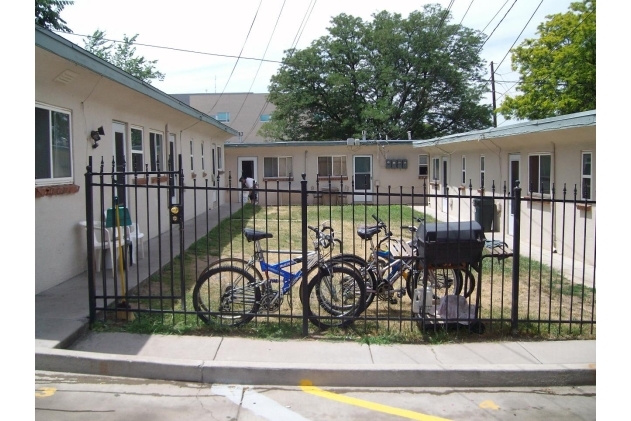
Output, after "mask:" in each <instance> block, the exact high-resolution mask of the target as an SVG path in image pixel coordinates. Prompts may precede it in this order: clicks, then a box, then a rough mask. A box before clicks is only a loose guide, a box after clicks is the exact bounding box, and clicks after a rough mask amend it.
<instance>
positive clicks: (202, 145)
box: [199, 140, 206, 171]
mask: <svg viewBox="0 0 631 421" xmlns="http://www.w3.org/2000/svg"><path fill="white" fill-rule="evenodd" d="M199 145H200V146H201V148H202V149H201V151H202V171H205V170H206V165H205V163H204V141H203V140H202V141H201V142H199Z"/></svg>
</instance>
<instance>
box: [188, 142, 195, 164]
mask: <svg viewBox="0 0 631 421" xmlns="http://www.w3.org/2000/svg"><path fill="white" fill-rule="evenodd" d="M189 146H190V147H191V171H193V170H194V168H195V167H194V166H193V140H191V141H190V143H189Z"/></svg>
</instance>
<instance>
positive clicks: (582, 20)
mask: <svg viewBox="0 0 631 421" xmlns="http://www.w3.org/2000/svg"><path fill="white" fill-rule="evenodd" d="M593 13H594V12H593V11H590V12H589V13H588V14H587V15H585V17H584V18H583V19H581V21H580V22H579V23H577V24H576V26H575V27H574V28H572V30H571V31H570V32H568V33H567V34H566V35H565V36H563V37H561V40H560V41H559V42H558V43H557V45H556V46H555V47H554V48H552V49H551V50H550V53H552V52H553V51H555V50H556V49H557V48H559V47H560V46H561V44H562V43H563V41H564V40H565V39H566V38H568V37H569V36H570V35H572V34H573V33H574V31H576V30H577V29H578V27H579V26H581V25H582V24H583V22H585V20H586V19H587V18H588V17H590V16H591V15H592V14H593ZM509 51H510V50H509ZM530 73H531V71H529V72H528V75H529V74H530ZM528 75H525V76H528ZM519 83H525V82H522V81H517V82H515V84H513V86H511V87H510V88H508V89H507V90H506V91H505V92H504V93H503V94H502V95H500V96H499V97H498V99H499V98H501V97H503V96H504V95H506V94H507V93H508V92H509V91H510V90H511V89H513V88H514V87H515V85H517V84H519ZM557 84H563V83H557ZM564 85H565V84H564Z"/></svg>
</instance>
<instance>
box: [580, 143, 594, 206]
mask: <svg viewBox="0 0 631 421" xmlns="http://www.w3.org/2000/svg"><path fill="white" fill-rule="evenodd" d="M581 199H583V200H591V199H592V153H591V152H582V153H581Z"/></svg>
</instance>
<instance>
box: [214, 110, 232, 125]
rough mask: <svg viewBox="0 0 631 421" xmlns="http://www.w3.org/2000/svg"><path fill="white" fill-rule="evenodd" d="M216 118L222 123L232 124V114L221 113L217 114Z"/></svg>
mask: <svg viewBox="0 0 631 421" xmlns="http://www.w3.org/2000/svg"><path fill="white" fill-rule="evenodd" d="M215 118H216V119H217V120H218V121H221V122H222V123H230V113H228V112H220V113H217V115H216V116H215Z"/></svg>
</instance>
